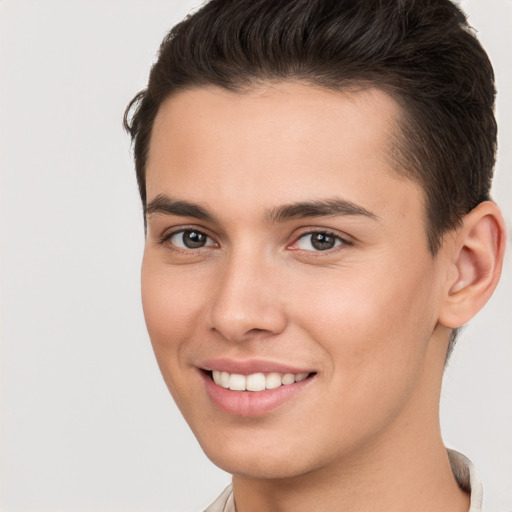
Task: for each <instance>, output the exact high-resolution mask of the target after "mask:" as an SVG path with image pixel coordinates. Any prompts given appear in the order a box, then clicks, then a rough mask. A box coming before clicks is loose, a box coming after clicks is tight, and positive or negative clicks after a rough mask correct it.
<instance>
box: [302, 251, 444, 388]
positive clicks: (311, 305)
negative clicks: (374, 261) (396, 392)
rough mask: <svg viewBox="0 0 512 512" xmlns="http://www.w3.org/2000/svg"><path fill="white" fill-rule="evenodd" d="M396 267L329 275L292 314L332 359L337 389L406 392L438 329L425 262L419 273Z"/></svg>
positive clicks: (429, 278)
mask: <svg viewBox="0 0 512 512" xmlns="http://www.w3.org/2000/svg"><path fill="white" fill-rule="evenodd" d="M398 261H400V260H398ZM395 267H396V266H394V265H389V266H388V268H387V270H386V271H384V270H383V266H382V265H375V266H374V267H373V268H372V266H369V265H367V266H365V269H364V272H361V273H358V272H357V271H356V270H355V269H348V270H347V271H346V272H344V271H338V270H339V269H333V270H334V271H333V272H332V275H331V276H330V278H328V279H327V278H326V277H325V276H324V277H323V278H322V279H320V280H319V282H322V283H323V284H322V287H319V288H317V289H316V292H314V293H313V292H310V294H309V295H308V296H307V297H305V298H304V299H303V300H301V302H300V310H298V311H297V313H296V314H295V317H296V319H297V322H298V323H299V324H300V325H301V328H302V330H303V331H306V332H309V333H310V334H311V336H312V337H313V338H314V339H315V341H316V342H317V343H318V344H320V345H321V346H322V348H323V350H324V351H325V354H326V355H327V357H328V358H329V359H330V363H331V364H330V367H331V370H330V371H332V373H333V377H334V378H335V379H336V381H337V382H338V383H339V386H340V388H341V389H344V390H350V392H351V393H355V394H356V395H359V394H360V393H362V392H363V391H364V389H371V388H375V387H376V386H380V385H385V386H386V389H390V385H391V383H392V382H396V386H397V387H399V386H404V387H405V386H406V384H405V382H407V379H413V378H414V376H415V375H416V374H417V373H415V372H417V371H418V368H419V366H420V365H421V364H422V360H423V357H424V354H425V351H426V349H427V344H428V340H429V339H430V336H431V334H432V330H433V329H434V327H435V325H436V320H435V319H436V316H435V293H434V287H433V282H434V275H433V273H432V268H431V266H430V264H429V262H428V261H427V260H426V261H425V264H424V265H422V266H421V270H420V267H419V266H417V267H411V268H406V267H403V266H402V267H401V268H395ZM308 289H309V290H315V288H314V287H313V286H309V287H308ZM297 304H299V303H298V302H297ZM379 393H380V391H379Z"/></svg>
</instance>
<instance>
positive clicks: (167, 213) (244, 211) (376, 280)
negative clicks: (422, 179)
mask: <svg viewBox="0 0 512 512" xmlns="http://www.w3.org/2000/svg"><path fill="white" fill-rule="evenodd" d="M398 117H399V112H398V108H397V106H396V104H395V103H394V102H393V100H391V99H390V98H389V97H388V96H387V95H386V94H385V93H383V92H381V91H379V90H367V91H364V92H357V93H353V92H352V93H349V92H347V93H341V92H330V91H326V90H323V89H318V88H313V87H310V86H306V85H301V84H288V83H282V84H277V85H275V84H273V85H268V86H260V87H258V88H255V89H253V90H251V91H248V92H243V93H233V92H228V91H225V90H221V89H218V88H214V87H211V88H197V89H191V90H187V91H184V92H180V93H179V94H177V95H176V96H174V97H172V98H170V99H168V100H167V101H166V102H165V103H164V104H163V105H162V106H161V108H160V111H159V113H158V115H157V118H156V120H155V124H154V129H153V133H152V139H151V145H150V150H149V157H148V163H147V192H148V215H147V222H148V233H147V240H146V247H145V253H144V260H143V266H142V296H143V306H144V313H145V317H146V322H147V327H148V331H149V334H150V337H151V341H152V344H153V348H154V351H155V354H156V358H157V360H158V363H159V366H160V369H161V372H162V374H163V377H164V379H165V382H166V384H167V386H168V388H169V390H170V392H171V394H172V396H173V397H174V399H175V401H176V403H177V405H178V407H179V408H180V410H181V412H182V413H183V415H184V417H185V419H186V420H187V422H188V423H189V425H190V427H191V428H192V430H193V432H194V433H195V435H196V437H197V439H198V440H199V442H200V444H201V445H202V447H203V449H204V450H205V452H206V454H207V455H208V456H209V457H210V458H211V459H212V460H213V461H214V462H215V463H216V464H218V465H219V466H220V467H222V468H223V469H225V470H227V471H229V472H231V473H235V474H241V475H249V476H253V477H265V478H273V477H286V476H296V475H300V474H304V473H308V472H311V471H320V470H322V469H325V468H331V469H332V467H333V466H335V465H343V464H349V463H350V461H354V460H360V458H361V456H362V454H364V453H366V454H368V453H370V452H372V451H373V452H374V453H376V452H378V451H379V450H380V449H381V448H380V447H385V446H387V447H389V446H390V444H391V445H392V444H393V443H394V441H393V440H394V439H397V438H400V439H403V438H404V437H406V436H407V432H413V434H411V435H416V436H418V435H421V429H424V428H429V427H430V425H431V422H430V419H429V417H428V415H429V414H430V412H431V411H430V409H432V408H430V409H429V404H431V403H432V404H433V403H434V402H435V400H434V398H433V396H434V395H435V394H436V393H437V392H438V389H437V384H435V379H437V378H438V377H439V371H442V369H441V370H440V368H442V361H438V359H439V357H438V354H439V353H441V352H442V351H439V349H435V350H437V352H436V355H435V356H434V355H433V350H434V349H433V348H432V346H434V345H435V344H434V342H433V340H435V339H436V337H437V336H439V329H440V327H439V325H438V323H437V310H438V306H439V304H438V303H439V298H438V297H439V295H440V294H439V290H440V278H439V274H440V270H439V265H438V264H437V262H436V260H435V259H434V258H433V257H432V255H431V254H430V253H429V251H428V248H427V241H426V235H425V225H424V203H423V195H422V192H421V190H420V189H419V188H418V187H417V186H416V185H415V184H413V183H412V182H411V181H409V180H406V179H403V178H401V177H400V176H399V174H398V173H397V172H396V170H394V169H393V164H392V162H391V161H390V158H389V154H390V144H391V141H392V138H393V133H394V132H395V130H396V123H397V119H398ZM438 345H439V343H437V345H436V346H438ZM444 348H446V345H444ZM434 376H435V378H434ZM439 380H440V379H439ZM433 408H434V409H435V407H433ZM427 409H428V410H429V411H428V412H426V411H427ZM397 432H400V436H396V435H394V433H397ZM394 448H395V449H396V445H395V446H394Z"/></svg>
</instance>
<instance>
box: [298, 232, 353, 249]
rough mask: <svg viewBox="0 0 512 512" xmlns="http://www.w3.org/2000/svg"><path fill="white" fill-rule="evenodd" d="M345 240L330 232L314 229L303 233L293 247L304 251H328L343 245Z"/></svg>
mask: <svg viewBox="0 0 512 512" xmlns="http://www.w3.org/2000/svg"><path fill="white" fill-rule="evenodd" d="M344 243H345V241H344V240H343V239H342V238H340V237H339V236H336V235H333V234H332V233H326V232H322V231H316V232H313V233H305V234H304V235H302V236H301V237H299V238H298V239H297V241H296V242H295V244H294V245H295V246H296V247H295V248H297V249H302V250H305V251H328V250H329V249H334V248H335V247H339V246H340V245H343V244H344Z"/></svg>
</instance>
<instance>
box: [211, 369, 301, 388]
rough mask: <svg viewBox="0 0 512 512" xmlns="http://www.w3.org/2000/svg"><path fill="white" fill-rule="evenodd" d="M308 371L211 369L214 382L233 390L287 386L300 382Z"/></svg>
mask: <svg viewBox="0 0 512 512" xmlns="http://www.w3.org/2000/svg"><path fill="white" fill-rule="evenodd" d="M308 375H309V373H297V374H294V373H285V374H282V373H277V372H271V373H261V372H258V373H251V374H250V375H241V374H238V373H229V372H221V371H219V370H213V371H212V377H213V381H214V382H215V384H217V385H219V386H222V387H223V388H226V389H232V390H233V391H263V390H264V389H275V388H278V387H279V386H288V385H290V384H293V383H294V382H300V381H302V380H304V379H306V378H307V376H308Z"/></svg>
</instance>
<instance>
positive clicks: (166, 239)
mask: <svg viewBox="0 0 512 512" xmlns="http://www.w3.org/2000/svg"><path fill="white" fill-rule="evenodd" d="M187 232H188V233H197V234H199V235H200V236H201V235H202V236H205V237H206V238H207V239H209V240H210V241H212V242H213V244H209V245H203V246H200V247H197V248H192V247H189V248H184V247H179V246H177V245H176V244H173V243H170V240H171V239H172V238H173V237H174V236H176V235H179V234H182V236H183V235H184V234H185V233H187ZM311 235H325V236H327V237H330V238H333V239H334V240H335V244H337V245H334V247H332V248H327V249H323V250H322V249H318V250H314V249H313V250H309V249H302V248H300V247H297V248H293V246H294V245H296V244H298V243H299V242H300V241H301V240H303V239H304V238H306V237H308V236H311ZM159 242H160V244H161V245H169V248H170V249H171V250H172V251H175V252H181V253H184V254H190V253H191V252H193V251H200V250H202V249H204V248H208V247H218V244H217V243H216V242H214V241H213V238H212V237H211V236H209V235H208V234H207V233H205V232H204V231H201V230H200V229H195V228H192V227H191V228H181V229H179V230H176V231H172V232H171V233H167V234H165V235H163V236H162V237H161V238H160V241H159ZM350 245H353V243H352V241H351V240H349V239H347V238H344V237H342V236H340V235H339V234H337V233H335V232H333V231H330V230H326V229H317V230H310V231H306V232H305V233H301V234H300V235H299V236H297V237H296V238H295V240H294V241H293V243H291V244H289V245H288V246H287V248H288V249H291V250H296V251H304V252H308V253H318V255H320V254H322V253H332V252H333V251H335V250H337V249H340V248H342V247H343V246H350Z"/></svg>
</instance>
